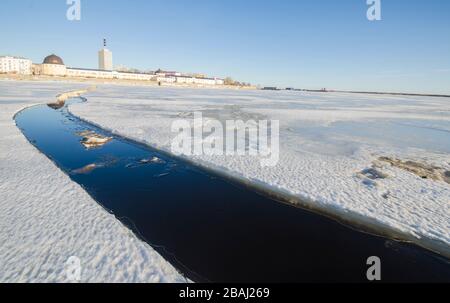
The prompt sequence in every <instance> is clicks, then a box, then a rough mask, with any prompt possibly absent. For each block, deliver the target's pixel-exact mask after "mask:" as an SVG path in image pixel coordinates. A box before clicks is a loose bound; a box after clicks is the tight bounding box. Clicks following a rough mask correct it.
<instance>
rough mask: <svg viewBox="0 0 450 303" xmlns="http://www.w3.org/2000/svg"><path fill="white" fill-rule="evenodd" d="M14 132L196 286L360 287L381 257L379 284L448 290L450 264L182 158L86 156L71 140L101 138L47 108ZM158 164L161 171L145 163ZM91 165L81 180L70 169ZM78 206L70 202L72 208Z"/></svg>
mask: <svg viewBox="0 0 450 303" xmlns="http://www.w3.org/2000/svg"><path fill="white" fill-rule="evenodd" d="M16 122H17V125H18V126H19V127H20V128H21V129H22V131H23V132H24V134H25V135H26V137H27V138H28V139H29V140H30V142H32V143H33V144H34V145H35V146H36V147H37V148H38V149H39V150H41V151H42V152H43V153H44V154H46V155H47V156H48V157H49V158H51V159H52V160H53V161H54V162H55V163H56V165H58V166H59V167H60V168H61V169H63V170H64V171H65V172H67V174H69V175H70V177H71V178H72V180H74V181H75V182H77V183H79V184H80V185H81V186H83V187H84V188H85V190H86V191H87V192H88V193H89V194H90V195H91V196H92V197H93V198H94V199H95V200H96V201H97V202H98V203H100V204H101V205H103V206H104V207H105V208H106V209H108V210H109V211H111V212H112V213H114V214H115V215H116V216H117V217H118V218H119V219H120V220H121V221H122V222H123V223H124V224H125V225H127V226H128V227H129V228H130V229H132V230H133V231H134V232H135V233H136V234H137V235H138V236H139V237H140V238H141V239H143V240H144V241H146V242H147V243H149V244H150V245H151V246H152V247H153V248H155V249H156V250H157V251H158V252H159V253H160V254H161V255H163V256H164V257H165V258H166V259H167V260H169V261H170V262H171V263H172V264H173V265H174V266H175V267H176V268H177V269H178V270H180V272H182V273H183V274H184V275H186V276H187V277H188V278H190V279H192V280H194V281H197V282H367V279H366V271H367V269H368V266H367V265H366V261H367V259H368V258H369V257H370V256H378V257H380V258H381V261H382V281H384V282H450V266H449V262H448V261H447V260H445V259H443V258H441V257H439V256H437V255H435V254H433V253H430V252H428V251H426V250H423V249H421V248H418V247H416V246H414V245H409V244H402V243H398V242H395V241H391V240H388V239H384V238H381V237H376V236H372V235H368V234H365V233H362V232H358V231H355V230H353V229H351V228H348V227H346V226H343V225H341V224H339V223H337V222H335V221H333V220H330V219H328V218H325V217H322V216H320V215H317V214H314V213H311V212H308V211H306V210H302V209H298V208H295V207H292V206H289V205H285V204H282V203H279V202H276V201H273V200H271V199H270V198H266V197H264V196H261V195H259V194H257V193H256V192H253V191H251V190H249V189H247V188H245V187H243V186H240V185H238V184H233V183H230V182H229V181H226V180H224V179H222V178H220V177H218V176H214V175H211V174H209V173H205V172H203V171H201V170H200V169H198V168H195V167H193V166H191V165H189V164H187V163H184V162H182V161H180V160H177V159H174V158H171V157H168V156H167V155H165V154H161V153H158V151H155V150H153V149H151V148H147V147H143V146H141V145H138V144H135V143H133V142H130V141H128V140H124V139H121V138H117V137H115V138H114V140H113V141H112V142H110V143H109V144H107V145H105V146H104V147H102V148H99V149H93V150H86V149H85V148H84V147H83V146H82V145H81V144H80V140H81V138H80V137H79V136H78V135H77V133H78V132H80V131H84V130H94V131H96V132H97V133H101V134H106V135H109V136H111V134H107V133H105V132H103V131H102V130H100V129H97V128H96V127H93V126H92V125H89V124H86V123H84V122H82V121H79V120H78V119H76V118H74V117H73V116H71V115H70V114H68V113H67V110H66V109H65V108H63V109H60V110H53V109H51V108H49V107H47V106H37V107H33V108H30V109H27V110H25V111H23V112H22V113H20V114H19V115H18V116H17V117H16ZM152 157H158V158H159V159H161V160H162V162H160V163H151V164H142V163H140V162H139V161H140V160H142V159H150V158H152ZM92 163H96V164H98V165H99V166H100V168H98V169H95V170H93V171H91V172H90V173H87V174H76V173H74V170H77V169H79V168H81V167H84V166H86V165H88V164H92ZM74 203H76V201H74Z"/></svg>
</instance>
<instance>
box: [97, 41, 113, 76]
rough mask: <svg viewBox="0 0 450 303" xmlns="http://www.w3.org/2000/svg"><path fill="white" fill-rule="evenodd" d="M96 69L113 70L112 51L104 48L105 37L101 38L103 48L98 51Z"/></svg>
mask: <svg viewBox="0 0 450 303" xmlns="http://www.w3.org/2000/svg"><path fill="white" fill-rule="evenodd" d="M98 69H100V70H113V56H112V52H111V51H110V50H109V49H107V48H106V39H103V49H101V50H100V51H99V52H98Z"/></svg>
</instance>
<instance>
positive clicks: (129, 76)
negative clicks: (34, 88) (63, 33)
mask: <svg viewBox="0 0 450 303" xmlns="http://www.w3.org/2000/svg"><path fill="white" fill-rule="evenodd" d="M104 51H107V50H106V49H103V50H101V51H100V52H103V53H105V52H104ZM104 59H105V58H104V57H102V56H100V58H99V60H100V61H101V60H104ZM108 60H109V59H108ZM108 60H106V61H108ZM111 61H112V56H111ZM103 64H104V66H103V67H104V68H111V69H88V68H74V67H66V65H65V64H64V61H63V60H62V59H61V58H60V57H58V56H57V55H55V54H53V55H50V56H47V57H45V59H44V61H43V62H42V64H32V63H31V61H30V66H31V68H29V70H30V72H29V73H32V74H33V75H44V76H57V77H71V78H84V79H105V80H107V79H111V80H113V79H118V80H131V81H157V82H159V83H168V84H171V83H181V84H199V85H208V86H213V85H223V84H224V80H223V79H218V78H201V77H194V76H188V75H182V74H181V73H178V72H167V71H162V70H158V71H157V72H156V73H153V72H148V73H143V72H126V71H114V70H112V66H107V65H108V64H111V65H112V62H103Z"/></svg>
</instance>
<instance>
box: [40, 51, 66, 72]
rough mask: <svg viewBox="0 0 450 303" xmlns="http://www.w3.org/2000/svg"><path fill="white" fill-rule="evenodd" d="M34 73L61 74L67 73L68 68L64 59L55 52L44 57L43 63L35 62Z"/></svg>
mask: <svg viewBox="0 0 450 303" xmlns="http://www.w3.org/2000/svg"><path fill="white" fill-rule="evenodd" d="M32 70H33V75H44V76H59V77H64V76H66V75H67V68H66V65H65V64H64V61H63V60H62V59H61V58H60V57H58V56H57V55H55V54H52V55H50V56H47V57H45V58H44V61H43V62H42V64H33V68H32Z"/></svg>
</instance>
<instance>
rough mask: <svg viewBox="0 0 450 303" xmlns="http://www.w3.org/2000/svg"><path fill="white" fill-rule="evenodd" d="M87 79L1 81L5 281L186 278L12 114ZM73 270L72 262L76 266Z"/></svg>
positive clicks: (0, 274)
mask: <svg viewBox="0 0 450 303" xmlns="http://www.w3.org/2000/svg"><path fill="white" fill-rule="evenodd" d="M85 88H86V85H84V84H74V83H48V82H46V83H44V82H25V81H20V82H19V81H18V82H9V81H0V91H1V92H2V93H1V96H0V147H1V148H0V196H1V199H0V208H1V209H2V211H1V212H0V231H1V232H0V242H1V243H2V245H1V248H0V267H1V269H2V270H1V271H0V281H1V282H6V283H13V282H56V283H58V282H74V281H73V280H71V279H69V277H70V276H68V275H67V274H68V271H67V270H68V268H70V265H71V264H73V263H71V262H68V261H71V260H72V261H73V260H74V259H73V258H72V259H71V257H75V260H79V261H80V263H81V276H80V278H81V282H103V283H104V282H184V281H185V280H184V278H183V277H182V276H181V275H180V274H178V272H177V271H176V270H175V269H174V268H173V267H172V266H171V265H170V264H169V263H167V262H166V261H165V260H164V259H163V258H162V257H161V256H160V255H159V254H157V253H156V252H155V251H154V250H153V249H152V248H151V247H150V246H149V245H147V244H145V243H144V242H142V241H140V240H139V239H138V238H137V237H136V236H134V234H132V233H131V232H130V231H129V230H128V228H126V227H125V226H124V225H122V224H121V223H120V222H119V221H118V220H117V219H116V218H115V217H114V216H113V215H111V214H109V213H108V212H107V211H105V210H104V209H103V208H102V207H101V206H99V205H98V204H97V202H96V201H94V200H93V199H92V198H91V197H90V196H89V195H88V194H87V193H86V192H85V191H84V189H83V188H81V187H80V186H79V185H77V184H75V183H74V182H72V181H71V180H70V178H69V177H68V176H67V175H66V174H64V173H63V172H62V171H61V170H60V169H58V168H57V167H56V166H55V165H54V163H53V162H52V161H50V160H49V159H48V158H47V157H46V156H45V155H43V154H41V153H40V152H39V151H38V150H37V149H36V148H35V147H34V146H33V145H31V144H30V143H29V142H28V141H27V140H26V138H25V137H24V136H23V134H22V133H21V131H20V130H19V129H18V128H17V127H16V124H15V122H14V120H13V116H14V115H15V114H16V113H18V112H20V111H21V110H22V109H24V108H27V107H29V106H33V105H36V104H47V103H48V102H50V101H54V100H55V96H56V95H57V94H59V93H61V92H62V91H73V90H83V89H85ZM72 270H73V268H72Z"/></svg>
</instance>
